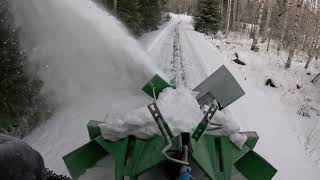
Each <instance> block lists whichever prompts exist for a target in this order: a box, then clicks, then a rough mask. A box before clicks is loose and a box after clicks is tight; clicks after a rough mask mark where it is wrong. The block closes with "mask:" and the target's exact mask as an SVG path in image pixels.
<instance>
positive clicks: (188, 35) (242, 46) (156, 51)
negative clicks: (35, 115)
mask: <svg viewBox="0 0 320 180" xmlns="http://www.w3.org/2000/svg"><path fill="white" fill-rule="evenodd" d="M99 12H100V11H99ZM100 13H102V12H100ZM172 17H173V18H172V20H171V21H169V22H168V23H166V24H164V25H163V26H161V28H160V29H159V30H158V31H155V32H151V33H149V34H146V35H144V36H143V37H142V38H141V39H140V42H141V44H142V45H143V46H144V48H145V50H146V51H147V52H148V53H149V55H150V56H151V58H150V61H151V63H153V64H155V65H156V66H157V67H158V68H160V69H161V70H163V71H164V72H165V73H166V75H167V76H168V77H169V78H170V79H176V80H175V82H179V83H180V84H182V85H185V86H186V87H188V88H193V87H195V86H196V85H197V84H198V83H200V82H201V81H202V80H204V79H205V78H206V77H207V76H208V75H210V74H211V73H212V72H214V71H215V70H217V69H218V68H219V67H220V66H221V65H223V64H224V65H226V66H227V67H228V69H229V70H230V71H231V72H232V73H233V75H234V76H235V78H236V79H237V80H238V81H239V83H240V85H241V86H242V87H243V89H244V90H245V92H246V95H245V96H244V97H242V98H241V99H240V100H238V101H237V102H235V103H234V104H232V105H230V108H229V109H230V110H231V112H232V113H233V116H234V117H236V119H237V120H238V123H239V124H240V125H241V128H242V130H243V131H245V130H254V131H257V132H258V134H259V136H260V140H259V142H258V144H257V147H256V149H255V150H256V151H257V152H258V153H259V154H261V155H262V156H263V157H265V158H266V159H267V160H268V161H269V162H270V163H271V164H273V165H274V166H275V167H276V168H277V169H278V173H277V175H276V176H275V178H274V179H280V180H300V179H307V180H317V179H319V178H320V171H319V169H318V167H316V164H315V162H314V160H315V159H316V158H317V157H318V158H319V157H320V156H317V153H316V151H315V153H313V156H312V157H309V154H308V153H307V152H306V151H305V147H304V139H305V137H306V136H307V135H308V132H310V129H311V127H312V125H313V124H314V123H315V119H316V118H317V117H316V116H312V117H311V118H305V117H301V116H299V115H297V111H298V109H299V107H300V106H301V105H302V104H303V103H307V104H310V105H312V106H314V107H316V106H317V105H318V104H319V99H316V98H319V97H316V96H317V95H318V94H319V89H318V88H315V87H313V85H310V84H308V83H307V82H309V81H310V78H312V77H313V76H314V75H315V73H316V71H315V70H314V69H312V70H311V71H310V72H311V74H312V75H311V76H306V75H305V72H304V70H303V68H302V67H301V63H300V64H299V63H298V62H297V63H296V62H295V63H294V64H293V68H292V69H290V70H284V69H283V64H282V61H281V58H282V59H283V58H284V57H285V56H284V55H280V58H275V55H273V54H274V53H266V52H264V51H261V52H259V53H254V52H251V51H250V50H249V47H250V46H249V43H250V42H249V41H246V40H244V39H245V38H237V39H229V40H228V39H227V40H221V41H220V40H213V39H211V38H210V37H207V36H205V35H203V34H201V33H198V32H195V31H194V30H193V27H192V19H191V18H190V17H188V16H184V15H180V16H179V15H172ZM101 33H102V32H101ZM227 41H230V42H227ZM234 52H238V53H239V55H240V59H241V60H243V61H245V62H246V63H247V66H239V65H237V64H235V63H233V62H231V61H230V60H231V59H232V58H233V53H234ZM102 54H104V53H102ZM313 68H314V67H313ZM117 73H118V72H117ZM267 78H272V79H274V81H275V82H276V85H277V86H278V88H276V89H273V88H270V87H265V86H264V82H265V80H266V79H267ZM120 80H123V79H121V78H120V79H119V81H120ZM296 84H299V85H301V87H302V88H301V89H300V90H297V89H296ZM117 97H119V98H120V97H121V96H117ZM125 97H127V96H123V98H120V99H113V101H110V102H109V103H115V101H116V100H119V101H122V102H123V103H115V104H111V105H110V106H112V109H113V110H120V111H121V109H123V108H125V109H129V108H137V107H140V106H141V104H144V103H145V101H146V100H145V99H139V98H140V96H130V99H127V98H125ZM95 100H97V101H95ZM108 100H109V99H108V98H107V99H106V100H104V99H103V98H100V97H98V99H97V98H96V99H90V100H87V101H82V102H81V103H76V105H75V106H72V107H71V108H70V107H69V108H68V112H65V111H61V112H57V114H55V116H54V117H53V118H52V119H51V120H49V121H48V122H47V123H45V124H43V125H42V126H41V127H39V128H38V129H36V130H35V131H34V132H33V133H32V134H31V135H30V136H29V137H27V138H26V140H27V142H29V143H30V144H31V145H32V146H33V147H34V148H35V149H37V150H39V151H40V152H41V153H42V155H43V156H44V159H45V163H46V166H48V167H49V168H51V169H53V170H55V171H57V172H58V173H66V168H65V166H64V165H63V162H62V160H61V158H62V156H63V155H64V154H66V153H67V152H70V151H71V150H72V148H76V147H77V146H79V145H81V144H82V143H84V142H85V141H86V140H88V139H87V132H86V129H85V125H86V124H85V122H86V119H87V120H90V119H96V120H101V119H103V118H104V115H105V113H107V111H110V110H109V109H107V108H106V107H104V106H105V104H106V102H108ZM129 101H132V102H137V103H135V104H132V103H131V104H127V103H126V102H129ZM104 112H105V113H104ZM80 117H81V119H79V120H77V118H80ZM61 118H63V119H61ZM84 137H86V138H84Z"/></svg>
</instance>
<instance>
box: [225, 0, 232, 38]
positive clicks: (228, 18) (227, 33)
mask: <svg viewBox="0 0 320 180" xmlns="http://www.w3.org/2000/svg"><path fill="white" fill-rule="evenodd" d="M231 3H232V0H228V8H227V18H226V19H227V23H226V35H227V36H228V35H229V31H230V21H231V9H232V8H231V7H232V6H231Z"/></svg>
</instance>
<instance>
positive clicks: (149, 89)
mask: <svg viewBox="0 0 320 180" xmlns="http://www.w3.org/2000/svg"><path fill="white" fill-rule="evenodd" d="M168 87H172V88H175V86H173V85H170V84H169V83H167V82H166V81H165V80H163V79H162V78H161V77H160V76H159V75H155V76H154V77H153V78H152V79H151V80H150V81H149V82H148V83H147V84H146V85H145V86H143V88H142V90H143V91H144V92H145V93H147V94H148V95H149V96H150V97H152V98H154V97H153V90H154V93H155V96H156V99H157V98H158V97H159V94H160V93H161V92H162V91H163V90H164V89H166V88H168Z"/></svg>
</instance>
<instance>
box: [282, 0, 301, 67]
mask: <svg viewBox="0 0 320 180" xmlns="http://www.w3.org/2000/svg"><path fill="white" fill-rule="evenodd" d="M302 5H303V0H300V1H299V2H298V4H297V5H296V7H297V13H296V18H295V21H294V27H293V39H292V43H291V44H290V47H289V56H288V59H287V62H286V65H285V67H286V68H290V66H291V62H292V58H293V55H294V52H295V50H296V47H297V37H298V34H297V32H298V26H299V21H300V16H301V13H302Z"/></svg>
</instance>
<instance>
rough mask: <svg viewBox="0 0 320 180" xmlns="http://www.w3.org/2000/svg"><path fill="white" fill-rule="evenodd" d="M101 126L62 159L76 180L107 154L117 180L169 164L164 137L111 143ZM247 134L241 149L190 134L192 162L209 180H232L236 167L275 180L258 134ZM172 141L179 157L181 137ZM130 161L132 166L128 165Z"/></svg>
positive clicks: (91, 126)
mask: <svg viewBox="0 0 320 180" xmlns="http://www.w3.org/2000/svg"><path fill="white" fill-rule="evenodd" d="M98 124H99V123H98V122H97V121H90V122H89V123H88V131H89V134H91V136H90V138H91V141H90V142H89V143H87V144H85V145H84V146H82V147H80V148H79V149H77V150H75V151H73V152H71V153H70V154H68V155H66V156H65V157H64V158H63V159H64V161H65V164H66V165H67V168H68V170H69V172H70V174H71V176H72V178H73V179H75V180H76V179H78V178H79V177H80V176H81V175H82V174H84V173H85V171H86V170H87V169H89V168H91V167H94V166H95V163H96V162H97V161H99V160H100V159H102V158H104V157H105V156H107V155H111V156H112V157H113V159H114V160H115V176H116V177H115V180H123V179H124V177H130V179H131V180H137V179H138V177H139V176H141V175H142V174H144V173H145V172H147V171H149V170H150V169H152V168H154V167H155V166H157V165H158V164H161V163H163V162H165V161H167V160H166V159H165V157H164V156H163V154H162V153H161V150H162V148H163V147H164V146H165V145H166V142H165V139H164V137H162V136H155V137H153V138H151V139H148V140H141V139H137V138H133V137H128V138H125V139H122V140H119V141H116V142H110V141H108V140H105V139H103V137H102V136H101V134H100V132H98V133H97V131H96V130H97V128H99V127H98ZM93 134H94V135H93ZM245 134H246V135H248V140H247V142H246V143H245V145H244V146H243V148H242V149H241V150H240V149H238V148H237V147H236V146H235V145H233V144H232V143H231V142H230V140H229V139H228V138H227V137H223V136H214V135H204V136H202V137H201V138H200V139H199V140H198V141H196V140H195V139H193V138H192V137H191V135H190V134H186V136H187V138H184V139H187V142H188V143H189V146H190V148H191V149H192V155H191V162H192V163H194V164H195V165H196V166H198V167H199V168H200V169H201V170H202V171H203V173H204V174H205V175H206V176H207V177H208V178H209V179H210V180H231V170H232V167H233V166H235V167H236V168H237V169H238V170H239V171H240V172H241V173H242V174H243V175H244V176H245V177H247V178H248V179H249V180H270V179H272V177H273V175H274V174H275V173H276V172H277V170H276V169H275V168H273V167H272V166H271V165H270V164H269V163H268V162H267V161H266V160H264V159H263V158H262V157H260V156H259V155H258V154H257V153H255V152H254V151H253V148H254V146H255V144H256V142H257V140H258V136H257V134H256V133H254V132H249V133H245ZM172 142H173V148H172V152H171V154H170V155H171V156H173V157H174V156H179V155H178V154H177V152H179V150H180V149H181V147H182V137H181V135H179V136H176V137H174V138H172ZM184 142H186V140H184ZM129 147H130V148H129ZM129 152H130V157H128V154H129ZM128 158H130V162H131V163H126V162H127V159H128Z"/></svg>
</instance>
